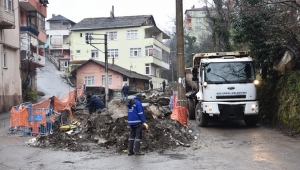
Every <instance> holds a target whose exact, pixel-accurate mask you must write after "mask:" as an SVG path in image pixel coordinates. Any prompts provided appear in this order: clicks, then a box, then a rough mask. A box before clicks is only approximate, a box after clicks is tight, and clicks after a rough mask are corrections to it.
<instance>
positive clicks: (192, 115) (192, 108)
mask: <svg viewBox="0 0 300 170" xmlns="http://www.w3.org/2000/svg"><path fill="white" fill-rule="evenodd" d="M187 103H188V104H187V108H188V111H189V115H188V116H189V119H190V120H194V119H195V102H194V100H193V99H188V101H187Z"/></svg>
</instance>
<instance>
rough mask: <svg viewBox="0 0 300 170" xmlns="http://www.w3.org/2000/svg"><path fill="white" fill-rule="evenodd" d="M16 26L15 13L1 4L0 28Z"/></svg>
mask: <svg viewBox="0 0 300 170" xmlns="http://www.w3.org/2000/svg"><path fill="white" fill-rule="evenodd" d="M14 28H15V13H14V11H12V10H10V9H7V8H6V7H4V6H0V29H14Z"/></svg>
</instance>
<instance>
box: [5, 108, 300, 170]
mask: <svg viewBox="0 0 300 170" xmlns="http://www.w3.org/2000/svg"><path fill="white" fill-rule="evenodd" d="M9 117H10V116H9V113H5V114H1V115H0V125H1V128H0V169H3V170H6V169H7V170H11V169H18V170H27V169H28V170H29V169H30V170H37V169H45V170H53V169H72V170H73V169H125V170H126V169H128V170H129V169H144V170H148V169H150V170H151V169H155V170H157V169H212V170H215V169H220V170H224V169H231V170H232V169H238V170H243V169H245V170H246V169H266V170H267V169H273V170H283V169H287V170H294V169H299V165H300V162H299V158H300V141H299V140H298V139H295V138H291V137H289V136H285V135H283V134H281V133H279V132H277V131H275V130H271V129H268V128H264V127H261V126H257V127H254V128H249V127H247V126H245V125H244V123H243V122H241V121H236V122H227V123H220V122H214V123H210V124H209V127H207V128H199V127H197V126H196V125H195V122H194V121H190V122H189V128H190V130H191V131H192V133H193V134H195V135H194V136H195V140H193V141H191V143H190V144H191V146H190V147H183V146H178V147H177V148H175V149H172V150H167V151H165V152H164V153H158V152H150V153H147V154H146V155H145V156H139V157H135V156H127V154H125V153H116V152H115V150H114V149H112V148H110V149H107V148H100V147H98V146H92V147H91V148H92V149H90V151H87V152H70V151H58V150H55V149H51V148H47V149H41V148H36V147H30V146H28V144H26V141H28V140H29V139H31V137H19V135H20V134H19V133H17V134H15V135H12V134H7V132H8V130H7V129H8V127H9ZM91 145H93V144H91Z"/></svg>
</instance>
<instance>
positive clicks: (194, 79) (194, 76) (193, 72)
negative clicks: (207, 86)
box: [192, 67, 198, 81]
mask: <svg viewBox="0 0 300 170" xmlns="http://www.w3.org/2000/svg"><path fill="white" fill-rule="evenodd" d="M192 75H193V78H192V80H193V81H198V68H197V67H194V68H193V70H192Z"/></svg>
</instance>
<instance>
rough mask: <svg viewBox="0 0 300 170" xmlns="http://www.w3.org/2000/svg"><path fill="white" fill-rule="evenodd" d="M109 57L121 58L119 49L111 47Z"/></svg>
mask: <svg viewBox="0 0 300 170" xmlns="http://www.w3.org/2000/svg"><path fill="white" fill-rule="evenodd" d="M107 57H108V58H113V57H114V58H119V50H118V49H109V50H107Z"/></svg>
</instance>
